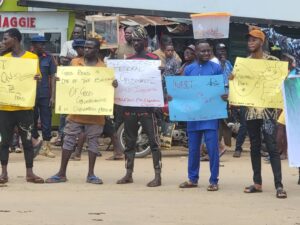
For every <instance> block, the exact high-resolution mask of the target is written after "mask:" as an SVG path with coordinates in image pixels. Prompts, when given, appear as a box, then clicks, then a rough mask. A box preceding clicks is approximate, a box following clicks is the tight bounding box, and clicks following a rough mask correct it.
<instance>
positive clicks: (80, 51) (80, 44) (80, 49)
mask: <svg viewBox="0 0 300 225" xmlns="http://www.w3.org/2000/svg"><path fill="white" fill-rule="evenodd" d="M84 44H85V40H84V39H81V38H79V39H74V40H73V43H72V47H73V49H74V50H75V51H76V53H77V56H76V57H75V58H73V59H72V60H75V61H76V60H80V58H83V56H84Z"/></svg>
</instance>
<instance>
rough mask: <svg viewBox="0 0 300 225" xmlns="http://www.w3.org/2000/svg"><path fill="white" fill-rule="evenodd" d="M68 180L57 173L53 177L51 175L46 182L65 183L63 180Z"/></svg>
mask: <svg viewBox="0 0 300 225" xmlns="http://www.w3.org/2000/svg"><path fill="white" fill-rule="evenodd" d="M66 181H67V178H66V177H59V176H57V175H54V176H52V177H49V178H48V179H47V180H46V181H45V183H48V184H52V183H63V182H66Z"/></svg>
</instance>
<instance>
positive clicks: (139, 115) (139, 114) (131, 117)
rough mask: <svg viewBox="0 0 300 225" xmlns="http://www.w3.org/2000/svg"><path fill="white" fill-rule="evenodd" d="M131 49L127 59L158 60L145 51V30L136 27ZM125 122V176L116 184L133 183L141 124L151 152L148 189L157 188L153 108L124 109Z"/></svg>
mask: <svg viewBox="0 0 300 225" xmlns="http://www.w3.org/2000/svg"><path fill="white" fill-rule="evenodd" d="M132 35H133V47H134V49H135V51H136V54H135V55H133V56H131V57H129V58H128V59H138V60H158V57H157V56H156V55H154V54H152V53H147V52H146V51H145V47H146V43H147V38H148V34H147V31H146V30H145V28H143V27H137V28H135V30H134V32H133V34H132ZM124 122H125V140H126V149H125V152H124V153H125V161H126V175H125V176H124V177H123V178H121V179H120V180H118V181H117V184H127V183H133V179H132V173H133V168H134V158H135V151H136V141H137V133H138V122H141V124H142V127H143V130H144V131H145V133H146V134H147V136H148V139H149V143H150V148H151V151H152V158H153V166H154V170H155V178H154V179H153V180H152V181H150V182H149V183H148V184H147V186H148V187H157V186H160V185H161V152H160V147H159V139H158V129H157V120H156V117H155V114H154V108H153V107H129V106H126V107H124Z"/></svg>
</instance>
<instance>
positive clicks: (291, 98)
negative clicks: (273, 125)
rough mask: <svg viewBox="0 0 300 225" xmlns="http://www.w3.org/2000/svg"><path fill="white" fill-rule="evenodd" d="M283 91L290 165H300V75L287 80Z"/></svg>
mask: <svg viewBox="0 0 300 225" xmlns="http://www.w3.org/2000/svg"><path fill="white" fill-rule="evenodd" d="M283 92H284V106H285V107H284V111H285V121H286V131H287V141H288V155H289V157H288V158H289V165H290V166H291V167H300V154H299V138H300V116H299V115H300V77H298V78H290V79H287V80H285V82H284V91H283Z"/></svg>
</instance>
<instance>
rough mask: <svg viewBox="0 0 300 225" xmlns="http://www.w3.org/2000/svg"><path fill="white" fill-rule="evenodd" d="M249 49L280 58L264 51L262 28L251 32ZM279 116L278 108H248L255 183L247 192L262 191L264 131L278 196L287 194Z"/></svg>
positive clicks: (253, 53)
mask: <svg viewBox="0 0 300 225" xmlns="http://www.w3.org/2000/svg"><path fill="white" fill-rule="evenodd" d="M247 36H248V49H249V51H250V53H251V54H250V56H249V58H252V59H265V60H278V59H277V58H275V57H273V56H270V55H268V54H266V53H264V52H263V44H264V41H265V34H264V33H263V32H262V31H261V30H257V29H254V30H252V31H250V32H249V34H248V35H247ZM277 117H278V110H277V109H269V108H253V107H247V108H246V120H247V128H248V133H249V137H250V145H251V146H250V149H251V163H252V170H253V182H254V184H253V185H250V186H249V187H246V188H245V190H244V192H245V193H255V192H262V177H261V153H260V150H261V142H262V141H261V136H262V132H263V134H264V138H265V141H266V145H267V149H268V152H269V155H270V162H271V166H272V171H273V175H274V181H275V188H276V197H277V198H286V197H287V194H286V192H285V190H284V189H283V185H282V175H281V161H280V154H279V151H278V149H277V147H276V130H277V127H276V120H277Z"/></svg>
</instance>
